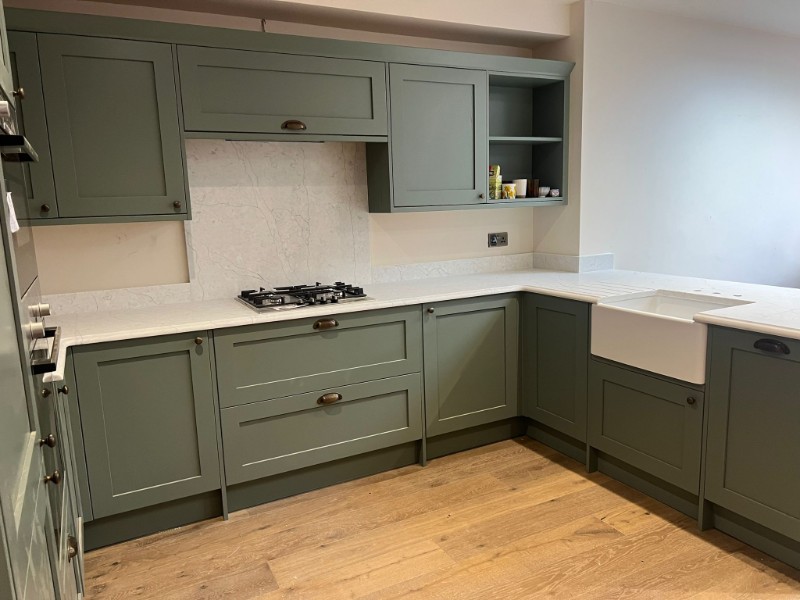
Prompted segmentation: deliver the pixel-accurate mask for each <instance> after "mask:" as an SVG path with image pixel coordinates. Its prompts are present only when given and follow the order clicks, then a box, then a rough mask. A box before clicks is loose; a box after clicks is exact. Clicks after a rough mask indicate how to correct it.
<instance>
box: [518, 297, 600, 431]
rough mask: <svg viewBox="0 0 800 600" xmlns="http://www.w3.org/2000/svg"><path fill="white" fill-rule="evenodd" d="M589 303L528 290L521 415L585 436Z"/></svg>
mask: <svg viewBox="0 0 800 600" xmlns="http://www.w3.org/2000/svg"><path fill="white" fill-rule="evenodd" d="M589 314H590V305H589V304H587V303H585V302H578V301H577V300H568V299H564V298H555V297H552V296H543V295H541V294H527V295H526V296H525V301H524V310H523V323H524V325H523V344H522V345H523V359H522V380H523V389H524V402H523V414H524V415H525V416H526V417H530V418H531V419H534V420H536V421H539V422H540V423H543V424H545V425H547V426H548V427H552V428H553V429H555V430H557V431H560V432H561V433H565V434H567V435H569V436H571V437H573V438H575V439H576V440H579V441H581V442H585V441H586V418H587V394H588V389H587V375H588V373H587V372H588V368H589Z"/></svg>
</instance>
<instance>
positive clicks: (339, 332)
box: [214, 306, 422, 408]
mask: <svg viewBox="0 0 800 600" xmlns="http://www.w3.org/2000/svg"><path fill="white" fill-rule="evenodd" d="M421 320H422V319H421V316H420V313H419V307H416V306H409V307H401V308H392V309H387V310H379V311H367V312H356V313H350V314H337V315H334V316H330V317H328V316H324V317H311V318H306V319H296V320H291V321H285V322H281V323H265V324H259V325H253V326H249V327H234V328H230V329H223V330H220V331H218V332H215V334H214V347H215V351H216V359H217V360H216V363H217V379H218V382H219V396H220V406H222V407H223V408H226V407H230V406H238V405H242V404H249V403H252V402H260V401H262V400H269V399H271V398H278V397H283V396H293V395H297V394H303V393H306V392H314V391H317V390H321V389H325V388H335V387H339V386H343V385H350V384H353V383H362V382H365V381H372V380H375V379H385V378H387V377H396V376H398V375H406V374H409V373H418V372H419V371H420V370H421V369H422V325H421Z"/></svg>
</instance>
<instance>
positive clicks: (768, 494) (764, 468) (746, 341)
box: [706, 328, 800, 541]
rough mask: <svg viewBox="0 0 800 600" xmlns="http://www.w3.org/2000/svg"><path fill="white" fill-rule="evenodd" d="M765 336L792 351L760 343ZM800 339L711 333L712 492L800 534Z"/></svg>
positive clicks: (714, 498)
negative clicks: (767, 348) (761, 347)
mask: <svg viewBox="0 0 800 600" xmlns="http://www.w3.org/2000/svg"><path fill="white" fill-rule="evenodd" d="M760 340H771V341H778V342H780V343H782V344H784V345H785V349H786V350H789V353H788V354H782V353H779V354H775V353H770V352H765V351H763V350H759V349H758V348H756V347H755V344H756V343H757V342H759V341H760ZM798 384H800V342H798V341H797V340H789V339H784V338H776V337H775V336H770V335H762V334H758V333H749V332H743V331H736V330H730V329H720V328H713V329H712V332H711V370H710V378H709V405H708V443H707V445H706V463H707V469H706V497H707V498H708V499H709V500H710V501H712V502H714V503H715V504H719V505H720V506H724V507H725V508H728V509H730V510H732V511H734V512H736V513H738V514H740V515H742V516H744V517H747V518H748V519H751V520H753V521H756V522H757V523H760V524H762V525H764V526H765V527H769V528H770V529H773V530H775V531H778V532H779V533H782V534H783V535H786V536H788V537H790V538H792V539H794V540H797V541H800V435H798V431H800V399H798V393H797V388H798Z"/></svg>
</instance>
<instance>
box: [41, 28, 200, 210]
mask: <svg viewBox="0 0 800 600" xmlns="http://www.w3.org/2000/svg"><path fill="white" fill-rule="evenodd" d="M38 41H39V60H40V63H41V72H42V87H43V89H44V99H45V111H46V115H47V125H48V129H49V139H50V150H51V154H52V163H53V174H54V179H55V188H56V194H57V197H58V216H59V217H61V218H97V217H147V218H149V219H153V218H156V217H162V218H164V217H172V218H186V215H187V213H188V200H187V194H186V188H185V181H184V164H183V150H182V148H183V146H182V142H181V135H180V127H179V125H178V100H177V92H176V83H175V76H174V64H173V56H172V47H171V46H170V45H169V44H160V43H151V42H138V41H131V40H115V39H107V38H91V37H83V36H71V35H51V34H39V35H38ZM115 220H120V219H119V218H117V219H115ZM122 220H124V219H122Z"/></svg>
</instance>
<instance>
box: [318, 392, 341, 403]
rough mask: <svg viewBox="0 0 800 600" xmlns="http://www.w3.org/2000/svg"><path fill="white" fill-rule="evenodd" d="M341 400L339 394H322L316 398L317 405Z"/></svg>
mask: <svg viewBox="0 0 800 600" xmlns="http://www.w3.org/2000/svg"><path fill="white" fill-rule="evenodd" d="M341 399H342V395H341V394H323V395H322V396H320V397H319V398H317V404H333V403H334V402H338V401H339V400H341Z"/></svg>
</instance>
